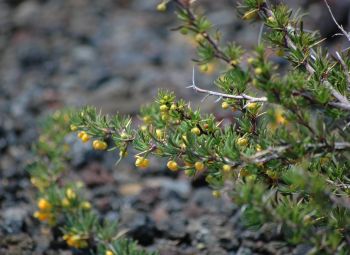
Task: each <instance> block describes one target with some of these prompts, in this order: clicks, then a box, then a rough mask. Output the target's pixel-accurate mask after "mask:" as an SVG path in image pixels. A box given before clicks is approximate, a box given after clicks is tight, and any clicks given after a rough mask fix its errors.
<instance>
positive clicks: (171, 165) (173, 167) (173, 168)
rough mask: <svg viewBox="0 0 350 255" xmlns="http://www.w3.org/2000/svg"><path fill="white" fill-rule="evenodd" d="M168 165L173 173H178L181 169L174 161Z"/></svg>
mask: <svg viewBox="0 0 350 255" xmlns="http://www.w3.org/2000/svg"><path fill="white" fill-rule="evenodd" d="M166 165H167V167H168V168H169V169H170V170H171V171H177V170H178V169H179V167H178V165H177V163H176V162H175V161H172V160H171V161H169V162H168V163H167V164H166Z"/></svg>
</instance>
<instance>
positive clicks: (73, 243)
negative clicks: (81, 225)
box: [63, 234, 88, 249]
mask: <svg viewBox="0 0 350 255" xmlns="http://www.w3.org/2000/svg"><path fill="white" fill-rule="evenodd" d="M63 240H65V241H66V243H67V245H68V246H70V247H74V248H77V249H81V248H85V247H87V246H88V242H87V240H86V237H84V236H83V235H79V234H65V235H64V236H63Z"/></svg>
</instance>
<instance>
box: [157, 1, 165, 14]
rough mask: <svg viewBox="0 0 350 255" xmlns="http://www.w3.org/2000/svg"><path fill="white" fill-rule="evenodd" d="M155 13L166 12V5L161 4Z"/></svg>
mask: <svg viewBox="0 0 350 255" xmlns="http://www.w3.org/2000/svg"><path fill="white" fill-rule="evenodd" d="M157 11H159V12H165V11H166V3H165V2H162V3H160V4H158V5H157Z"/></svg>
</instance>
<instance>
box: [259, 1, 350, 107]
mask: <svg viewBox="0 0 350 255" xmlns="http://www.w3.org/2000/svg"><path fill="white" fill-rule="evenodd" d="M264 11H265V14H266V16H268V17H273V12H272V10H270V9H269V7H268V6H267V5H266V3H265V8H264ZM293 30H294V29H293V28H292V27H289V28H287V29H286V34H285V41H286V44H287V45H286V46H287V47H289V48H291V49H293V50H296V49H297V46H296V45H295V44H294V42H293V41H292V39H291V37H290V36H289V34H288V33H289V32H288V31H293ZM310 57H311V58H312V59H314V60H315V59H316V57H315V56H314V55H313V54H312V53H311V55H310ZM302 64H303V65H304V66H305V68H306V70H307V71H308V72H309V74H310V75H313V74H314V73H315V69H314V68H313V67H312V66H311V65H310V63H309V62H308V61H307V60H306V59H305V61H304V62H303V63H302ZM321 83H322V84H323V85H324V86H325V87H326V88H328V89H329V90H330V91H331V93H332V95H333V96H334V97H335V98H336V99H337V100H338V101H339V103H330V105H332V106H335V107H338V108H341V109H345V110H350V102H349V100H348V99H347V98H346V97H345V96H343V95H342V94H341V93H339V92H338V91H337V90H336V89H335V88H334V87H333V85H332V84H331V83H330V82H329V81H328V80H326V79H323V80H321Z"/></svg>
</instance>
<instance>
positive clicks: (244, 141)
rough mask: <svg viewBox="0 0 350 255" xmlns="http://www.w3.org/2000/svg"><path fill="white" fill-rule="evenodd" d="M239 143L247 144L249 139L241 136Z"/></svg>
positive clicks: (241, 144) (240, 144)
mask: <svg viewBox="0 0 350 255" xmlns="http://www.w3.org/2000/svg"><path fill="white" fill-rule="evenodd" d="M237 144H238V145H239V146H246V145H247V144H248V139H247V138H245V137H240V138H238V139H237Z"/></svg>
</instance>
